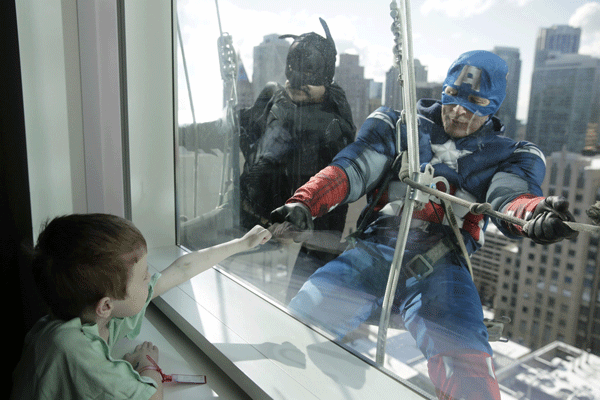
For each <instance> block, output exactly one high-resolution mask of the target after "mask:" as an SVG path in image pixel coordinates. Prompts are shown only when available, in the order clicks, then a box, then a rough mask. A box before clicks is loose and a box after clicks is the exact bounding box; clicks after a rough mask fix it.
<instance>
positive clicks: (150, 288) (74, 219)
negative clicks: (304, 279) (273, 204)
mask: <svg viewBox="0 0 600 400" xmlns="http://www.w3.org/2000/svg"><path fill="white" fill-rule="evenodd" d="M270 237H271V234H270V232H269V231H268V230H266V229H264V228H262V227H260V226H255V227H254V228H252V229H251V230H250V231H249V232H248V233H246V234H245V235H244V236H243V237H241V238H239V239H234V240H231V241H229V242H226V243H223V244H219V245H216V246H213V247H210V248H207V249H203V250H200V251H196V252H192V253H189V254H185V255H183V256H181V257H179V258H178V259H177V260H175V261H174V262H173V263H172V264H171V265H170V266H169V267H167V268H166V269H165V270H164V271H162V273H161V274H158V273H157V274H154V275H153V276H150V274H149V272H148V265H147V261H146V259H147V246H146V241H145V239H144V237H143V235H142V234H141V233H140V231H139V230H138V229H137V228H136V227H135V226H134V225H133V224H132V223H131V222H129V221H127V220H125V219H123V218H120V217H117V216H113V215H108V214H74V215H67V216H62V217H57V218H55V219H53V220H52V221H51V222H50V223H48V224H47V225H46V226H45V228H44V229H43V230H42V232H41V233H40V235H39V238H38V242H37V245H36V247H35V255H34V260H33V271H34V276H35V279H36V284H37V286H38V288H39V290H40V292H41V294H42V297H43V298H44V300H45V302H46V303H47V305H48V307H49V309H50V314H49V315H48V316H46V317H44V318H42V319H41V320H40V321H38V322H37V323H36V324H35V325H34V327H33V328H32V329H31V331H30V332H29V333H28V335H27V337H26V339H25V345H24V349H23V354H22V356H21V360H20V362H19V364H18V365H17V368H16V369H15V371H14V375H13V381H14V386H13V392H12V398H13V399H58V398H60V399H108V398H110V399H162V382H161V381H162V377H161V375H160V373H159V372H158V371H157V370H156V368H153V365H152V363H151V362H150V360H148V358H147V356H150V357H151V358H152V359H153V360H155V361H158V349H157V348H156V347H155V346H153V345H152V343H149V342H145V343H143V344H142V345H139V346H137V347H136V348H135V350H134V351H133V352H132V353H130V354H127V355H126V356H125V357H124V359H123V360H116V359H113V358H112V357H111V356H110V352H111V349H112V347H113V345H114V344H115V343H116V342H117V341H119V340H120V339H122V338H124V337H127V338H130V339H133V338H135V337H136V336H137V335H138V334H139V332H140V328H141V323H142V320H143V317H144V312H145V310H146V307H147V305H148V304H149V302H150V301H151V300H152V299H153V298H155V297H157V296H160V295H161V294H163V293H164V292H166V291H167V290H169V289H171V288H173V287H174V286H177V285H179V284H180V283H183V282H185V281H187V280H189V279H190V278H192V277H194V276H195V275H197V274H199V273H201V272H203V271H205V270H207V269H209V268H210V267H212V266H213V265H215V264H217V263H218V262H220V261H222V260H224V259H225V258H227V257H229V256H231V255H233V254H236V253H238V252H240V251H244V250H248V249H251V248H253V247H255V246H257V245H259V244H263V243H265V242H266V241H268V240H269V239H270Z"/></svg>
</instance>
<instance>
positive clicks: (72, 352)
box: [14, 317, 153, 399]
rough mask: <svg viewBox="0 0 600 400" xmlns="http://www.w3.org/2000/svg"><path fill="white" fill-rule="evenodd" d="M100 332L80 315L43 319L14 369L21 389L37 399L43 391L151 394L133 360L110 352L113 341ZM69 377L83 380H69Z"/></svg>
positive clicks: (17, 387)
mask: <svg viewBox="0 0 600 400" xmlns="http://www.w3.org/2000/svg"><path fill="white" fill-rule="evenodd" d="M96 332H97V327H96V326H94V325H87V324H86V325H82V323H81V320H80V319H79V318H75V319H72V320H70V321H60V320H56V319H51V318H49V317H44V318H42V319H41V320H39V321H38V322H37V323H36V324H35V325H34V327H33V328H32V329H31V330H30V332H29V334H28V335H27V338H26V341H25V347H24V349H23V354H22V357H21V360H20V361H19V364H18V365H17V368H16V370H15V372H14V378H15V382H14V386H15V390H16V391H17V393H20V394H22V395H23V396H22V397H23V398H26V399H29V398H37V397H36V396H38V395H40V394H41V393H44V394H51V395H53V394H56V393H70V394H71V396H67V398H81V397H82V396H83V397H85V398H87V397H89V396H91V394H93V393H96V394H98V393H110V392H113V391H118V392H119V393H121V392H122V393H144V394H148V393H149V394H151V392H152V391H153V389H151V388H147V387H146V386H148V384H147V383H144V382H141V381H140V378H139V375H137V374H136V373H135V372H134V371H133V369H132V368H131V366H130V365H129V363H127V362H126V361H123V360H119V361H116V360H113V359H112V358H111V357H109V356H108V347H107V344H106V342H105V341H104V340H103V339H101V338H100V337H99V336H97V335H96V334H95V333H96ZM64 376H79V377H81V378H82V379H77V380H70V379H63V378H64ZM127 376H129V377H130V378H131V379H126V377H127ZM117 389H118V390H117ZM147 397H150V396H147Z"/></svg>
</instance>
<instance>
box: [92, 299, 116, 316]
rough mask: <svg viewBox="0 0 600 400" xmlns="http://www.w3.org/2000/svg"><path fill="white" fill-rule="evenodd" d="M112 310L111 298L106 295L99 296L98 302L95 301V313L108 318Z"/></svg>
mask: <svg viewBox="0 0 600 400" xmlns="http://www.w3.org/2000/svg"><path fill="white" fill-rule="evenodd" d="M112 310H113V302H112V299H111V298H110V297H108V296H106V297H103V298H101V299H100V300H99V301H98V303H96V309H95V310H94V311H95V312H96V315H97V316H98V317H101V318H108V317H110V314H111V313H112Z"/></svg>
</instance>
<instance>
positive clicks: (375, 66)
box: [178, 0, 600, 120]
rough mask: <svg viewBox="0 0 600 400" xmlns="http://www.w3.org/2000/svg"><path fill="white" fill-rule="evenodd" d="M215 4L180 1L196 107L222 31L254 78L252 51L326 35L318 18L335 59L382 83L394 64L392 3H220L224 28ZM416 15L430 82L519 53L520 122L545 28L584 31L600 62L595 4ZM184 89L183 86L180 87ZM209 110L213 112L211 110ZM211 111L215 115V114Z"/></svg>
mask: <svg viewBox="0 0 600 400" xmlns="http://www.w3.org/2000/svg"><path fill="white" fill-rule="evenodd" d="M215 4H217V3H213V2H198V1H195V0H188V1H179V12H178V15H179V19H180V24H181V27H182V36H183V42H184V48H185V51H186V53H185V55H186V60H187V62H188V68H189V69H190V77H191V78H190V80H191V81H192V82H191V87H192V93H193V101H194V102H196V103H198V104H202V100H201V99H200V97H202V95H201V94H202V93H206V90H210V89H209V86H207V82H203V83H202V84H200V83H194V79H193V77H194V76H195V75H194V73H196V74H199V73H202V74H205V75H208V76H214V77H219V78H220V75H219V69H218V68H219V66H218V59H217V57H216V44H215V43H216V39H217V37H218V36H219V33H220V29H222V30H223V31H224V32H228V33H230V34H231V35H232V37H233V41H234V46H235V48H236V50H237V51H238V53H239V54H240V57H241V59H242V61H243V63H244V65H245V66H246V69H247V70H248V74H249V75H251V74H252V52H253V48H254V46H256V45H258V44H260V43H261V42H262V40H263V37H264V36H265V35H268V34H272V33H277V34H286V33H293V34H301V33H305V32H310V31H314V32H316V33H319V34H321V35H324V33H323V30H322V28H321V26H320V23H319V21H318V18H319V17H322V18H324V19H325V20H326V21H327V24H328V25H329V28H330V30H331V33H332V36H333V38H334V40H335V42H336V46H337V49H338V54H341V53H349V54H358V55H359V56H360V64H361V65H362V66H364V67H365V78H367V79H374V80H375V81H378V82H384V79H385V72H387V70H389V68H390V67H391V65H392V45H393V38H392V34H391V32H390V25H391V22H392V20H391V17H390V16H389V4H390V2H389V1H381V2H377V3H374V2H369V3H366V2H357V1H354V2H352V1H346V2H339V1H330V2H327V3H322V2H320V3H317V2H311V1H305V2H297V1H294V2H287V1H283V2H278V3H277V5H276V6H273V5H268V4H264V3H262V2H258V1H255V0H248V1H244V2H231V1H219V2H218V7H219V15H220V22H221V25H220V27H219V24H218V19H217V8H216V6H215ZM241 4H243V5H241ZM274 7H277V10H274V9H273V8H274ZM411 9H412V26H413V48H414V56H415V58H417V59H419V60H420V61H421V63H422V64H423V65H425V66H427V67H428V73H429V81H430V82H436V81H438V82H439V81H441V80H443V78H444V76H445V73H446V70H447V68H448V66H449V65H450V63H451V62H452V61H453V60H454V59H455V58H456V56H458V54H460V53H462V52H464V51H468V50H472V49H475V48H480V49H485V50H490V51H491V50H492V49H493V48H494V46H504V47H516V48H518V49H519V50H520V54H521V59H522V60H523V65H522V73H521V84H520V88H519V102H518V108H517V118H519V119H521V120H525V119H526V118H527V108H528V103H529V93H530V85H531V76H532V72H533V59H534V52H535V51H534V49H535V40H536V37H537V34H538V31H539V29H540V28H543V27H550V26H552V25H572V26H578V27H581V28H582V38H581V47H580V54H589V55H592V56H596V57H600V2H598V1H580V0H577V1H568V2H567V1H564V0H563V1H542V0H508V1H505V2H499V1H497V0H468V1H458V0H421V1H413V2H412V3H411ZM431 27H435V29H432V28H431ZM199 38H202V39H203V40H199ZM209 38H212V40H211V39H209ZM201 41H202V42H203V43H200V42H201ZM193 50H195V51H193ZM338 60H339V57H338ZM180 72H181V71H180ZM210 83H211V84H213V85H218V84H219V83H220V82H215V79H212V81H211V82H210ZM195 88H196V89H195ZM179 89H180V91H181V90H183V89H184V88H182V87H181V86H180V88H179ZM207 103H208V102H207ZM180 105H181V104H180ZM206 107H214V104H212V105H211V104H207V106H206ZM195 108H196V110H198V109H199V108H200V107H199V106H195ZM214 113H215V111H212V115H214ZM207 118H208V117H207Z"/></svg>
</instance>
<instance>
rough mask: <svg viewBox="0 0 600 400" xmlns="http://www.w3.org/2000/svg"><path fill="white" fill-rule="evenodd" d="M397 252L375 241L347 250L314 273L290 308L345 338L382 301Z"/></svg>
mask: <svg viewBox="0 0 600 400" xmlns="http://www.w3.org/2000/svg"><path fill="white" fill-rule="evenodd" d="M393 252H394V250H393V249H391V248H389V247H387V246H383V245H376V244H372V243H369V244H367V245H365V246H362V245H361V246H359V247H356V248H353V249H350V250H347V251H345V252H344V253H342V254H341V255H340V256H339V257H337V258H336V259H334V260H332V261H330V262H329V263H327V264H325V265H324V266H323V267H321V268H319V269H318V270H317V271H316V272H315V273H314V274H312V275H311V276H310V278H309V279H308V281H306V282H305V283H304V285H303V286H302V288H301V289H300V291H299V292H298V294H297V295H296V296H295V297H294V298H293V299H292V301H291V302H290V304H289V309H290V310H291V311H292V313H294V314H295V315H297V316H299V317H301V318H302V319H304V320H306V321H309V322H311V323H314V324H316V325H319V326H320V327H322V328H324V329H326V330H327V331H329V332H331V333H332V334H333V335H334V336H335V337H336V338H338V339H341V338H343V337H344V336H345V335H346V334H347V333H349V332H351V331H353V330H354V329H356V328H358V326H359V325H360V324H361V323H363V322H364V321H365V320H366V319H367V318H368V317H369V316H370V315H371V313H372V312H373V310H375V309H376V308H377V307H378V306H379V305H380V304H381V297H382V293H383V291H384V290H385V283H386V281H387V276H388V273H389V263H388V262H387V259H388V258H389V257H393ZM390 253H391V254H390Z"/></svg>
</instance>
